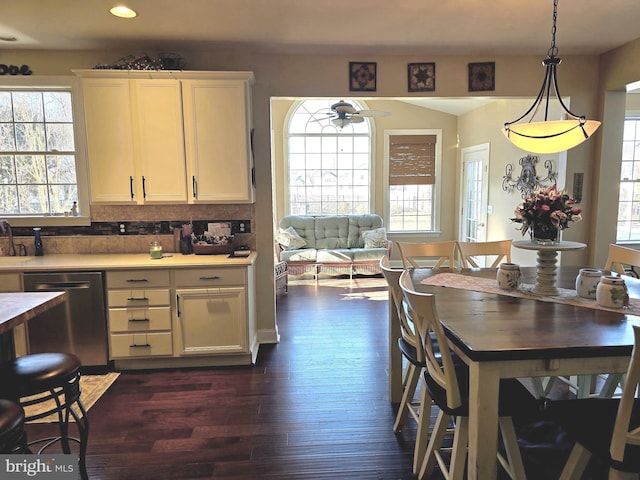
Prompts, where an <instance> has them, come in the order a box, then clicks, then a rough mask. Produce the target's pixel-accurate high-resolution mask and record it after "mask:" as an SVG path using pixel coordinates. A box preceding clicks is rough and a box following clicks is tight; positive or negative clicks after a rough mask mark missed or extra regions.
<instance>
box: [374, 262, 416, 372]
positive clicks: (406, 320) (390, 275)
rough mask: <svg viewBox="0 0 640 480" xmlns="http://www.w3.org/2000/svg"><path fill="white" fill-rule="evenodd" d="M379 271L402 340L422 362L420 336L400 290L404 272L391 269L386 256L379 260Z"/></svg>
mask: <svg viewBox="0 0 640 480" xmlns="http://www.w3.org/2000/svg"><path fill="white" fill-rule="evenodd" d="M380 270H382V274H383V275H384V278H385V280H386V281H387V285H388V287H389V294H390V295H391V301H392V303H393V305H392V308H395V310H396V314H397V315H398V320H399V321H400V332H401V334H402V338H404V339H405V340H406V341H407V342H408V343H409V344H410V345H411V346H413V347H415V349H416V355H417V357H418V360H420V361H423V360H424V353H423V351H422V345H421V343H420V336H419V335H418V331H417V330H416V328H415V325H414V324H413V320H412V319H411V318H410V312H409V311H408V308H407V305H406V303H405V301H404V297H403V295H402V290H401V289H400V275H401V274H402V272H403V271H404V270H403V269H401V268H391V265H390V262H389V257H388V256H386V255H385V256H383V257H382V258H381V259H380Z"/></svg>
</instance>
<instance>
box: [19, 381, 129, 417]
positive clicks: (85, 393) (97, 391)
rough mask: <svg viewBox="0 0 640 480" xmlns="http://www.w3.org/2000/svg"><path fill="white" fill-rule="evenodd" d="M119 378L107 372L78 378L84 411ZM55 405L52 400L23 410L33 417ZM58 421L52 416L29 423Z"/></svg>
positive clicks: (54, 415) (55, 415)
mask: <svg viewBox="0 0 640 480" xmlns="http://www.w3.org/2000/svg"><path fill="white" fill-rule="evenodd" d="M118 376H120V373H118V372H109V373H107V374H105V375H83V376H81V377H80V388H81V392H82V393H81V394H80V398H81V399H82V404H83V405H84V408H85V410H89V409H90V408H91V407H92V406H93V405H94V404H95V403H96V402H97V401H98V399H99V398H100V397H101V396H102V395H104V393H105V392H106V391H107V390H108V388H109V387H110V386H111V385H113V382H115V381H116V379H117V378H118ZM54 405H55V402H54V401H53V400H49V401H47V402H45V403H41V404H38V405H31V406H29V407H27V408H25V414H26V415H27V416H29V415H35V414H37V413H38V412H45V411H47V410H49V409H50V408H52V407H53V406H54ZM69 420H70V421H72V422H73V421H74V420H73V417H69ZM57 421H58V415H57V414H55V413H54V414H52V415H49V416H47V417H44V418H39V419H37V420H32V421H31V422H29V423H54V422H57Z"/></svg>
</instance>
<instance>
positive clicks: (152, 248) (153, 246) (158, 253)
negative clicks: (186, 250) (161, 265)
mask: <svg viewBox="0 0 640 480" xmlns="http://www.w3.org/2000/svg"><path fill="white" fill-rule="evenodd" d="M149 255H151V258H152V259H153V260H158V259H160V258H162V244H161V243H160V242H159V241H157V240H155V241H153V242H151V243H150V244H149Z"/></svg>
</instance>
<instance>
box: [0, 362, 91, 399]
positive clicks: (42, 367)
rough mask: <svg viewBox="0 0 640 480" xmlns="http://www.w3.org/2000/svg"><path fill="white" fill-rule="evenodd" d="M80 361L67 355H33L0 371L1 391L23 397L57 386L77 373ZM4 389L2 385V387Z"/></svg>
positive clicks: (5, 366) (1, 368)
mask: <svg viewBox="0 0 640 480" xmlns="http://www.w3.org/2000/svg"><path fill="white" fill-rule="evenodd" d="M80 366H81V363H80V359H79V358H78V357H76V356H75V355H72V354H69V353H35V354H33V355H26V356H24V357H20V358H16V359H15V360H13V361H11V362H9V363H7V364H5V365H3V366H2V367H0V379H2V380H3V383H5V382H4V380H5V379H6V380H7V382H6V384H5V385H6V388H4V391H6V392H7V393H10V394H12V395H15V396H17V397H26V396H29V395H35V394H37V393H40V392H43V391H46V390H50V389H51V388H54V387H58V386H61V385H62V384H63V382H65V381H68V380H72V379H74V378H75V377H76V376H77V375H78V374H79V371H80ZM3 387H4V385H3Z"/></svg>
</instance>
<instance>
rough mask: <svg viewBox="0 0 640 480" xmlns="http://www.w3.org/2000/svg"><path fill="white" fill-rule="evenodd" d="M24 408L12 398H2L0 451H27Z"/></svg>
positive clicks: (0, 404)
mask: <svg viewBox="0 0 640 480" xmlns="http://www.w3.org/2000/svg"><path fill="white" fill-rule="evenodd" d="M26 452H27V441H26V436H25V434H24V410H23V409H22V407H21V406H20V405H18V404H17V403H15V402H12V401H11V400H3V399H0V453H26Z"/></svg>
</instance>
